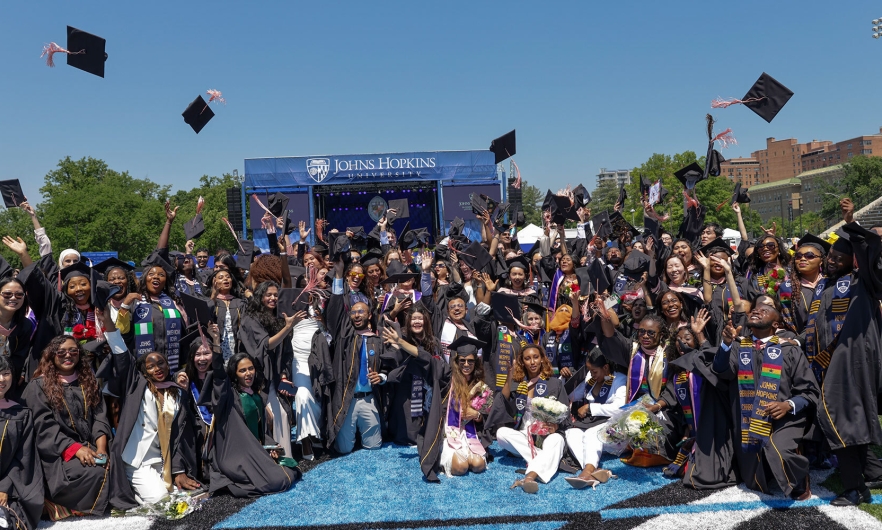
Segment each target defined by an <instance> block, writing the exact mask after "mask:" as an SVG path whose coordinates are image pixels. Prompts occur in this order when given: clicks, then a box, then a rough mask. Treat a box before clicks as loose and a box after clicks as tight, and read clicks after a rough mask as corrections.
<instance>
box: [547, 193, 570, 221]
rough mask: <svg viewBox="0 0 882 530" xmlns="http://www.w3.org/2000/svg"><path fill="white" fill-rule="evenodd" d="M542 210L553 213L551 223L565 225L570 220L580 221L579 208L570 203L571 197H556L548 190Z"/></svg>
mask: <svg viewBox="0 0 882 530" xmlns="http://www.w3.org/2000/svg"><path fill="white" fill-rule="evenodd" d="M542 210H543V211H548V212H550V213H551V222H552V223H557V224H564V223H566V222H567V221H568V220H570V221H576V222H578V221H579V214H578V213H576V210H578V207H577V206H576V205H575V204H573V203H571V202H570V198H569V197H563V196H560V195H555V194H554V193H552V192H551V190H548V191H547V192H546V193H545V201H543V203H542Z"/></svg>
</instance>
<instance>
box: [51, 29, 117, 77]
mask: <svg viewBox="0 0 882 530" xmlns="http://www.w3.org/2000/svg"><path fill="white" fill-rule="evenodd" d="M106 44H107V41H105V40H104V39H102V38H101V37H99V36H97V35H92V34H91V33H86V32H85V31H83V30H79V29H77V28H74V27H71V26H68V27H67V49H66V50H65V49H63V48H60V47H59V46H58V45H57V44H55V43H54V42H53V43H52V44H50V45H49V46H47V47H45V48H44V49H43V53H44V54H47V55H49V59H48V60H47V64H49V66H54V65H53V64H52V54H53V53H56V52H62V53H65V54H67V64H68V66H73V67H74V68H77V69H80V70H82V71H84V72H87V73H90V74H92V75H97V76H98V77H104V61H106V60H107V54H106V53H105V52H104V48H105V45H106ZM41 57H42V56H41Z"/></svg>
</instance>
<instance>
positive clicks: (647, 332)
mask: <svg viewBox="0 0 882 530" xmlns="http://www.w3.org/2000/svg"><path fill="white" fill-rule="evenodd" d="M643 335H646V336H647V337H649V338H650V339H654V338H655V336H656V335H658V332H657V331H653V330H651V329H638V330H637V336H638V337H642V336H643Z"/></svg>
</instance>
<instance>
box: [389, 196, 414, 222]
mask: <svg viewBox="0 0 882 530" xmlns="http://www.w3.org/2000/svg"><path fill="white" fill-rule="evenodd" d="M389 209H390V210H395V215H394V216H390V215H389V214H386V215H387V217H386V220H387V221H388V222H389V223H391V222H392V221H394V220H396V219H407V218H408V217H410V209H409V208H408V205H407V199H392V200H391V201H389Z"/></svg>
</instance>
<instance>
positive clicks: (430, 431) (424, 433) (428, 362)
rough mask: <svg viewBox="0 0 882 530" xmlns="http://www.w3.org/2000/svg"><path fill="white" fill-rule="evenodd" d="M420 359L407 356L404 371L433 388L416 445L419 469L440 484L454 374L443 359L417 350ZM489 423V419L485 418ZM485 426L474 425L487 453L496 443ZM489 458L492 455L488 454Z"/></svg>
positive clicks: (430, 479)
mask: <svg viewBox="0 0 882 530" xmlns="http://www.w3.org/2000/svg"><path fill="white" fill-rule="evenodd" d="M417 350H418V353H419V354H418V356H417V357H414V356H412V355H410V354H407V356H408V357H409V359H407V360H406V361H405V364H404V368H405V369H406V370H407V372H409V373H410V374H412V375H417V376H419V377H422V378H424V379H425V380H426V381H428V382H429V383H430V384H431V386H432V396H433V398H432V404H431V406H430V407H429V413H428V417H427V418H426V421H425V423H424V424H423V428H422V429H420V432H419V437H418V442H417V445H418V446H419V453H420V469H421V470H422V472H423V476H424V477H426V480H428V481H429V482H440V481H439V480H438V470H439V469H440V461H441V450H442V447H443V444H444V440H445V432H444V427H445V423H446V421H447V406H448V403H449V400H450V393H451V389H452V385H451V381H452V377H453V376H452V373H451V368H450V364H448V363H447V362H446V361H445V360H444V359H442V358H440V357H436V356H433V355H431V354H430V353H429V352H427V351H426V350H424V349H422V348H417ZM485 419H486V418H485ZM483 425H484V424H483V422H481V423H476V424H475V431H476V433H477V435H478V439H480V441H481V445H483V446H484V449H487V448H489V447H490V444H492V443H493V440H492V438H491V436H490V433H488V432H486V431H485V430H484V428H483ZM487 454H488V455H489V452H488V453H487Z"/></svg>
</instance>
